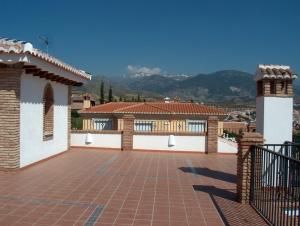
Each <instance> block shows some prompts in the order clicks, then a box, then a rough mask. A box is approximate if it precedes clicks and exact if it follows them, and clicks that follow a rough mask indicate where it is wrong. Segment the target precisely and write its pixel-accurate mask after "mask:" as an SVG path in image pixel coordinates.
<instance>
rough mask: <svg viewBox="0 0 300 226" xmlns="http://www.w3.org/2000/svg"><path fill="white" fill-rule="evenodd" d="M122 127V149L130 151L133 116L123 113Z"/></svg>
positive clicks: (131, 146)
mask: <svg viewBox="0 0 300 226" xmlns="http://www.w3.org/2000/svg"><path fill="white" fill-rule="evenodd" d="M123 123H124V129H123V134H122V150H123V151H132V149H133V131H134V116H133V115H124V117H123Z"/></svg>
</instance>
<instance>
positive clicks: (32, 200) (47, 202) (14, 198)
mask: <svg viewBox="0 0 300 226" xmlns="http://www.w3.org/2000/svg"><path fill="white" fill-rule="evenodd" d="M0 200H3V201H14V202H18V203H28V204H32V205H64V206H82V207H95V206H98V205H97V204H92V203H89V202H79V201H71V200H57V199H39V198H26V197H19V196H0Z"/></svg>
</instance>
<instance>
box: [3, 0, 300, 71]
mask: <svg viewBox="0 0 300 226" xmlns="http://www.w3.org/2000/svg"><path fill="white" fill-rule="evenodd" d="M0 3H1V14H0V20H1V30H0V36H2V37H3V36H4V37H9V38H16V39H22V40H26V41H30V42H32V43H33V45H34V46H36V47H38V48H44V46H43V45H42V44H41V43H40V41H39V40H38V38H37V37H38V36H39V35H46V36H48V37H49V39H50V42H51V43H50V47H49V52H50V54H52V55H54V56H56V57H57V58H60V59H62V60H64V61H65V62H67V63H69V64H72V65H74V66H76V67H79V68H82V69H84V70H86V71H89V72H91V73H93V74H103V75H106V76H117V75H123V74H126V73H129V72H128V65H130V67H129V71H132V68H133V69H134V70H135V69H136V70H144V69H145V70H146V71H147V70H148V72H149V73H151V71H152V70H153V68H154V70H156V71H157V70H158V71H160V72H161V73H174V74H197V73H207V72H214V71H217V70H222V69H239V70H244V71H247V72H251V73H253V72H254V71H255V68H256V65H257V64H259V63H267V64H268V63H274V64H288V65H291V66H292V67H293V68H294V70H295V71H296V72H298V74H300V1H297V0H286V1H283V0H282V1H277V0H273V1H267V0H265V1H264V0H251V1H245V0H194V1H193V0H126V1H125V0H118V1H117V0H98V1H96V0H95V1H89V0H85V1H83V0H82V1H76V0H72V1H67V0H65V1H63V0H60V1H59V0H51V1H50V0H49V1H38V0H31V1H25V0H24V1H21V0H14V1H11V0H0ZM140 67H143V68H142V69H140Z"/></svg>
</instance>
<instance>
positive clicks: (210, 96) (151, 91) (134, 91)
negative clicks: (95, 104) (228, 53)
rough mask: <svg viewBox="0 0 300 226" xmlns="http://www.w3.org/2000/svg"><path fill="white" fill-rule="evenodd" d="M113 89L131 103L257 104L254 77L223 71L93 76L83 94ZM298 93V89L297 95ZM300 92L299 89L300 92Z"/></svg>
mask: <svg viewBox="0 0 300 226" xmlns="http://www.w3.org/2000/svg"><path fill="white" fill-rule="evenodd" d="M101 81H104V82H105V83H106V84H107V85H106V87H107V89H108V88H109V86H110V85H111V86H112V88H113V93H114V96H115V97H116V99H118V98H119V97H123V98H124V97H126V98H127V99H128V100H131V98H132V97H136V96H137V95H138V94H139V95H140V96H142V98H143V99H144V98H145V99H149V100H159V99H163V98H164V97H166V96H168V97H170V98H175V97H179V98H180V99H181V100H183V101H190V100H193V101H197V102H223V103H224V102H229V103H230V102H234V103H254V101H255V93H256V86H255V81H254V80H253V75H252V74H250V73H247V72H243V71H238V70H222V71H217V72H214V73H210V74H198V75H195V76H178V75H176V76H171V75H150V76H134V77H132V76H123V77H111V78H108V77H105V76H100V75H98V76H93V78H92V80H91V81H90V82H88V83H87V84H86V85H84V86H83V87H81V88H80V90H81V91H84V92H91V93H95V94H99V92H100V83H101ZM297 90H298V89H296V91H297ZM299 90H300V89H299Z"/></svg>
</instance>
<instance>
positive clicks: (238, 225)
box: [179, 167, 267, 226]
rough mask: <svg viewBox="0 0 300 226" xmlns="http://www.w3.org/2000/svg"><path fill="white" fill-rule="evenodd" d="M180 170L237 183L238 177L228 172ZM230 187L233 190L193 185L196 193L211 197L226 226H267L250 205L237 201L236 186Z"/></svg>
mask: <svg viewBox="0 0 300 226" xmlns="http://www.w3.org/2000/svg"><path fill="white" fill-rule="evenodd" d="M179 169H180V170H182V171H183V172H187V173H193V174H196V175H202V176H206V177H210V178H213V179H217V180H222V181H226V182H229V183H232V184H235V183H236V176H235V175H233V174H230V173H226V172H220V171H216V170H211V169H208V168H202V167H180V168H179ZM199 182H200V181H199ZM230 187H231V189H224V188H219V187H215V186H207V185H193V188H194V190H195V192H204V193H207V194H208V195H209V196H210V198H211V200H212V202H213V203H214V205H215V207H216V209H217V211H218V212H219V214H220V216H221V218H222V220H223V222H224V224H225V225H226V226H257V225H259V226H267V224H266V223H265V221H264V220H263V219H262V218H261V217H260V216H259V215H258V214H257V213H256V211H255V210H254V209H253V208H252V207H251V206H250V205H243V204H240V203H238V202H237V201H236V189H235V188H234V186H230ZM232 187H233V188H234V189H232Z"/></svg>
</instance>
